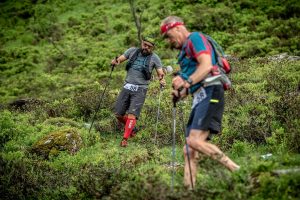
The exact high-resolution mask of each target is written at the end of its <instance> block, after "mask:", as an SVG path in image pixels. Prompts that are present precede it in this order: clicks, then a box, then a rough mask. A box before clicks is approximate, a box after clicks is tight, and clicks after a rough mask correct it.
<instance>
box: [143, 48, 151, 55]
mask: <svg viewBox="0 0 300 200" xmlns="http://www.w3.org/2000/svg"><path fill="white" fill-rule="evenodd" d="M141 53H142V55H143V56H149V55H150V54H151V52H149V51H147V50H146V49H142V51H141Z"/></svg>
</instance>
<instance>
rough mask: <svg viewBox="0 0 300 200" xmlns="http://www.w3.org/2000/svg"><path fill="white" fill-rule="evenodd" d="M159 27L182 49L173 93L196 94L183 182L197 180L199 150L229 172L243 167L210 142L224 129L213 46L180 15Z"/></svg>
mask: <svg viewBox="0 0 300 200" xmlns="http://www.w3.org/2000/svg"><path fill="white" fill-rule="evenodd" d="M160 28H161V34H162V35H163V36H164V37H165V38H166V39H167V41H168V42H169V43H170V44H171V47H172V48H175V49H178V50H180V53H179V56H178V62H179V64H180V68H181V70H180V72H179V74H178V75H177V76H175V77H174V78H173V80H172V86H173V88H174V90H173V92H172V95H173V96H174V98H175V99H181V98H184V97H186V96H187V95H188V94H191V95H192V96H193V104H192V111H191V114H190V117H189V121H188V124H187V128H186V137H187V145H186V146H185V147H184V157H185V167H184V183H185V185H186V186H187V187H189V188H192V187H193V186H194V185H195V182H196V173H197V157H198V152H200V153H202V154H204V155H207V156H210V157H212V158H213V159H215V160H217V161H219V162H220V163H221V164H223V165H224V166H225V167H227V168H228V169H229V170H230V171H235V170H237V169H239V168H240V167H239V166H238V165H237V164H236V163H234V162H233V161H232V160H231V159H230V158H229V157H227V156H226V155H225V154H224V153H223V152H222V151H221V150H220V149H219V148H218V147H217V146H216V145H214V144H212V143H209V142H208V140H209V138H210V136H211V135H212V134H217V133H219V132H220V131H221V121H222V116H223V111H224V89H223V86H222V83H221V81H220V80H219V79H217V78H214V77H213V76H212V69H213V68H214V67H213V66H215V65H216V64H217V61H216V59H215V52H214V51H213V48H212V46H211V45H210V43H209V42H208V40H207V39H206V37H205V36H204V35H203V34H202V33H200V32H189V31H188V30H187V28H186V27H185V25H184V22H183V20H182V19H181V18H179V17H176V16H169V17H167V18H165V19H164V20H163V21H162V23H161V27H160ZM189 165H190V168H191V170H190V168H189ZM190 171H191V174H190Z"/></svg>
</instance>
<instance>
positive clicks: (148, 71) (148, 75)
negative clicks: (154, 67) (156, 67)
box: [126, 48, 152, 80]
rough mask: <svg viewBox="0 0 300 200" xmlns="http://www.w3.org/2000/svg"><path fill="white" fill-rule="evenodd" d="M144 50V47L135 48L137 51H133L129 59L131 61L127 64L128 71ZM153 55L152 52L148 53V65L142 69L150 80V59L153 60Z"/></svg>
mask: <svg viewBox="0 0 300 200" xmlns="http://www.w3.org/2000/svg"><path fill="white" fill-rule="evenodd" d="M141 51H142V49H140V48H138V49H137V50H135V52H134V53H133V55H132V56H131V58H130V59H129V61H128V62H127V64H126V70H127V71H128V70H129V68H130V67H131V66H132V64H133V63H134V61H135V60H136V59H137V57H138V55H139V53H140V52H141ZM151 56H152V54H150V55H148V56H147V57H146V65H145V66H144V67H143V69H142V71H141V72H142V73H143V74H144V77H145V79H146V80H150V79H151V72H150V70H149V67H150V61H151Z"/></svg>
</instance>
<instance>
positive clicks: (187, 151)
mask: <svg viewBox="0 0 300 200" xmlns="http://www.w3.org/2000/svg"><path fill="white" fill-rule="evenodd" d="M183 153H184V156H187V155H188V154H189V156H190V158H192V159H193V158H196V154H197V152H196V151H195V150H194V149H193V148H191V147H190V146H186V145H184V146H183Z"/></svg>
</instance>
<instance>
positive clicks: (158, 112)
mask: <svg viewBox="0 0 300 200" xmlns="http://www.w3.org/2000/svg"><path fill="white" fill-rule="evenodd" d="M163 88H164V87H163V85H162V84H160V88H159V98H158V107H157V115H156V124H155V136H154V143H156V137H157V125H158V118H159V114H160V99H161V93H162V90H163Z"/></svg>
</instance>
